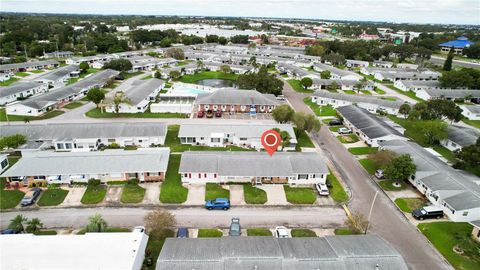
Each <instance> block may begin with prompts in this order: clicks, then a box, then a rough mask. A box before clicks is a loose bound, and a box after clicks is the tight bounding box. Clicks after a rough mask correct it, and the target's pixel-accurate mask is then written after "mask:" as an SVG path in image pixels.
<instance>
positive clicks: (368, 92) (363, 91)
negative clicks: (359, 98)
mask: <svg viewBox="0 0 480 270" xmlns="http://www.w3.org/2000/svg"><path fill="white" fill-rule="evenodd" d="M360 92H361V93H362V94H364V95H372V92H370V91H368V90H362V91H360Z"/></svg>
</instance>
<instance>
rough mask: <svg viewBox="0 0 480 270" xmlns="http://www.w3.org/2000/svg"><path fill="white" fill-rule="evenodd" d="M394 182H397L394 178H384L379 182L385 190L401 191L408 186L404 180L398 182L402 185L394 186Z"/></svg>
mask: <svg viewBox="0 0 480 270" xmlns="http://www.w3.org/2000/svg"><path fill="white" fill-rule="evenodd" d="M393 183H395V181H393V180H383V181H380V182H378V184H379V185H380V187H381V188H382V189H383V190H387V191H400V190H404V189H405V188H406V187H407V186H406V184H405V183H404V182H402V181H399V182H398V184H400V187H396V186H394V185H393Z"/></svg>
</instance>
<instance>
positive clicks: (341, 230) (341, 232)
mask: <svg viewBox="0 0 480 270" xmlns="http://www.w3.org/2000/svg"><path fill="white" fill-rule="evenodd" d="M333 233H335V235H352V234H354V233H353V232H352V231H351V230H350V229H349V228H338V229H335V230H334V231H333Z"/></svg>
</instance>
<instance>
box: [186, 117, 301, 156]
mask: <svg viewBox="0 0 480 270" xmlns="http://www.w3.org/2000/svg"><path fill="white" fill-rule="evenodd" d="M274 128H278V129H280V130H281V131H286V132H288V134H289V135H290V144H289V145H288V146H286V147H285V148H284V149H283V150H284V151H288V150H295V146H296V145H297V138H296V136H295V132H294V130H293V127H292V125H290V124H258V123H250V124H182V125H181V126H180V130H179V132H178V138H180V142H181V143H182V144H191V145H207V146H212V147H215V146H217V147H222V146H229V145H236V146H241V147H248V148H253V149H258V150H260V149H263V146H262V143H261V141H260V139H261V137H262V134H263V133H264V132H265V131H267V130H271V129H274ZM280 149H281V147H279V148H278V150H280Z"/></svg>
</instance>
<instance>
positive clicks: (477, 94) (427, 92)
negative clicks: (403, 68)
mask: <svg viewBox="0 0 480 270" xmlns="http://www.w3.org/2000/svg"><path fill="white" fill-rule="evenodd" d="M415 95H416V96H417V97H419V98H421V99H423V100H430V99H436V98H444V99H449V100H450V99H451V100H455V99H468V100H471V101H476V102H480V90H465V89H424V90H420V91H417V93H416V94H415Z"/></svg>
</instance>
